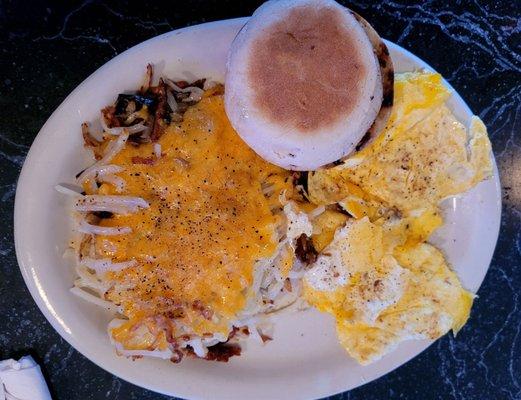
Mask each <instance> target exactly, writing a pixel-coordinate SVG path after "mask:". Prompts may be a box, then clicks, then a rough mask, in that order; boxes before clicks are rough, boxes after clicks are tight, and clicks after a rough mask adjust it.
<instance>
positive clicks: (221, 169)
mask: <svg viewBox="0 0 521 400" xmlns="http://www.w3.org/2000/svg"><path fill="white" fill-rule="evenodd" d="M158 143H159V144H160V145H161V151H162V154H161V157H160V158H157V159H156V157H155V156H154V149H153V147H152V144H146V143H145V144H142V145H140V146H139V147H136V146H133V145H131V144H127V145H126V146H125V148H124V149H123V150H122V151H121V152H120V153H118V154H117V155H116V157H115V158H114V159H113V160H112V164H116V165H118V166H121V167H123V168H124V171H122V172H120V173H118V176H119V177H120V178H122V179H124V181H125V182H126V189H125V191H124V192H123V193H122V194H131V195H134V196H140V197H142V198H144V199H145V200H146V201H147V202H148V203H149V204H150V207H149V208H147V209H143V210H140V211H139V212H137V213H135V214H129V215H114V216H113V217H112V218H109V219H103V220H101V221H100V225H101V226H106V227H111V226H127V227H130V228H132V233H130V234H125V235H119V236H103V235H98V236H96V239H95V240H96V252H97V253H98V255H99V256H100V257H105V258H110V259H112V260H113V261H115V262H117V261H124V260H132V259H133V260H137V261H138V263H137V264H136V265H135V266H134V267H130V268H126V269H125V270H124V271H122V272H108V273H107V278H108V279H109V280H111V281H112V282H114V286H113V287H112V288H111V289H110V290H109V291H108V292H107V293H106V295H105V297H106V299H107V300H109V301H112V302H114V303H115V304H117V305H120V306H121V308H122V310H123V314H124V315H125V316H126V317H127V318H128V321H127V322H126V323H124V324H121V325H120V326H118V327H117V328H114V329H112V336H113V338H114V339H115V340H116V341H118V342H120V343H122V344H123V345H124V347H125V348H126V349H150V348H159V349H162V348H165V347H166V340H167V338H165V337H163V336H164V334H163V333H162V332H163V331H162V330H159V332H158V329H157V325H158V324H157V322H158V321H159V320H161V321H159V322H160V323H161V324H170V325H171V326H170V328H171V329H170V330H171V331H173V332H174V335H178V334H185V333H190V334H196V335H199V336H201V337H204V336H205V335H208V334H216V333H217V334H222V335H223V336H224V337H225V338H226V337H227V336H228V333H229V330H230V329H231V324H232V321H233V320H234V319H236V318H237V315H238V313H240V311H241V310H243V309H244V307H245V305H246V303H247V297H248V295H249V293H248V290H249V289H250V287H251V285H252V281H253V271H254V265H255V263H256V261H257V260H259V259H262V258H269V257H271V256H272V255H273V253H274V252H275V250H276V248H277V245H278V242H277V235H276V229H277V226H279V225H280V222H281V221H280V218H281V216H280V214H277V213H275V212H273V210H277V209H278V207H281V203H280V201H279V193H280V192H281V191H282V190H284V191H285V193H286V195H287V196H288V198H291V193H292V190H293V185H292V182H291V179H290V172H289V171H285V170H283V169H281V168H279V167H276V166H274V165H271V164H269V163H267V162H265V161H264V160H262V159H261V158H260V157H259V156H257V155H256V154H255V153H254V152H253V151H252V150H251V149H250V148H249V147H248V146H247V145H246V144H244V143H243V142H242V140H241V139H240V138H239V136H238V135H237V134H236V133H235V131H234V130H233V128H232V127H231V125H230V123H229V122H228V119H227V117H226V114H225V112H224V107H223V99H222V96H221V95H211V93H210V94H208V93H207V94H206V95H205V96H204V97H203V99H202V100H201V101H200V102H199V103H198V104H196V105H194V106H193V107H190V108H189V109H188V110H187V111H186V113H185V115H184V120H183V122H182V123H180V124H171V125H170V126H169V127H168V129H167V131H166V132H165V133H164V134H163V135H162V136H161V137H160V139H159V142H158ZM144 157H151V158H154V160H153V162H149V161H146V162H143V161H142V159H143V158H144ZM136 161H137V162H136ZM265 187H269V188H270V193H268V194H266V193H265V192H264V191H263V189H264V188H265ZM99 192H100V194H115V193H116V192H115V188H114V187H113V186H112V185H109V184H103V185H102V187H100V190H99ZM310 233H311V232H310ZM288 269H289V268H288ZM286 273H287V272H286ZM158 318H159V320H158ZM173 319H175V321H177V323H174V322H172V321H173ZM180 325H184V326H189V327H191V329H192V332H179V331H178V330H176V329H177V328H176V326H180ZM154 326H155V327H156V328H154ZM152 332H155V333H154V334H152ZM152 343H154V345H153V346H152Z"/></svg>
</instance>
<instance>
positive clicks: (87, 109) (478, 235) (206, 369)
mask: <svg viewBox="0 0 521 400" xmlns="http://www.w3.org/2000/svg"><path fill="white" fill-rule="evenodd" d="M246 21H247V19H245V18H242V19H233V20H226V21H219V22H213V23H207V24H202V25H197V26H193V27H189V28H185V29H180V30H177V31H173V32H169V33H166V34H164V35H161V36H158V37H155V38H153V39H150V40H148V41H146V42H144V43H141V44H139V45H137V46H135V47H133V48H131V49H129V50H127V51H126V52H124V53H122V54H120V55H119V56H117V57H115V58H114V59H113V60H111V61H109V62H108V63H107V64H105V65H104V66H102V67H101V68H99V69H98V70H97V71H96V72H95V73H94V74H92V75H91V76H90V77H89V78H87V79H86V80H85V81H84V82H83V83H82V84H81V85H80V86H78V87H77V88H76V89H75V90H74V91H73V92H72V93H71V94H70V95H69V96H68V97H67V98H66V99H65V100H64V102H63V103H62V104H61V105H60V106H59V107H58V109H57V110H56V111H55V112H54V113H53V114H52V116H51V117H50V118H49V120H48V121H47V122H46V124H45V125H44V126H43V128H42V129H41V131H40V132H39V134H38V136H37V137H36V139H35V141H34V143H33V145H32V147H31V149H30V151H29V154H28V156H27V159H26V161H25V164H24V167H23V169H22V172H21V175H20V178H19V182H18V188H17V193H16V202H15V245H16V252H17V257H18V262H19V265H20V269H21V272H22V274H23V277H24V280H25V282H26V284H27V286H28V288H29V290H30V292H31V295H32V296H33V298H34V299H35V301H36V303H37V304H38V306H39V308H40V309H41V311H42V312H43V314H44V315H45V317H46V318H47V319H48V320H49V322H50V323H51V324H52V326H53V327H54V328H55V329H56V331H57V332H58V333H59V334H60V335H61V336H62V337H63V338H64V339H65V340H67V341H68V342H69V343H70V344H71V345H72V346H73V347H74V348H76V349H77V350H78V351H79V352H81V353H82V354H83V355H84V356H86V357H87V358H89V359H90V360H91V361H93V362H94V363H96V364H97V365H99V366H100V367H102V368H104V369H105V370H107V371H109V372H111V373H112V374H114V375H116V376H119V377H121V378H122V379H125V380H127V381H129V382H132V383H134V384H136V385H139V386H142V387H145V388H147V389H150V390H154V391H157V392H160V393H164V394H168V395H172V396H178V397H183V398H190V399H198V398H213V399H231V398H244V397H248V398H256V399H271V398H279V397H281V396H284V397H286V398H295V399H308V398H309V399H311V398H318V397H323V396H327V395H332V394H335V393H338V392H341V391H345V390H349V389H352V388H355V387H357V386H360V385H363V384H365V383H367V382H370V381H372V380H374V379H376V378H378V377H380V376H382V375H384V374H386V373H388V372H390V371H392V370H393V369H395V368H397V367H398V366H400V365H401V364H403V363H404V362H406V361H408V360H409V359H411V358H412V357H414V356H416V355H418V354H419V353H420V352H422V351H423V350H425V349H426V348H427V347H428V346H429V345H430V344H431V341H428V340H421V341H407V342H404V343H402V344H400V345H399V346H398V348H397V349H396V350H395V351H393V352H392V353H390V354H388V355H386V356H384V357H383V358H382V359H381V360H379V361H377V362H375V363H373V364H371V365H370V366H361V365H359V364H357V363H356V362H355V361H354V360H352V359H350V358H349V357H347V356H346V354H345V351H344V350H343V349H342V347H341V346H340V345H339V343H338V341H337V339H336V334H335V326H334V321H333V319H332V318H331V317H330V316H328V315H326V314H321V313H320V312H318V311H316V310H312V309H308V310H305V311H301V312H298V313H291V314H290V313H287V314H283V315H279V316H277V317H274V319H275V324H274V333H273V337H274V340H273V341H271V342H269V343H267V344H265V345H261V344H258V343H257V342H255V341H253V340H248V341H247V343H246V347H245V349H244V352H243V354H242V355H241V356H240V357H237V358H233V359H231V360H230V361H229V362H228V363H215V362H206V361H203V360H198V359H187V360H184V361H183V363H181V364H177V365H176V364H172V363H170V362H168V361H164V360H159V359H148V358H146V359H141V360H138V361H132V360H129V359H126V358H123V357H117V356H116V354H115V352H114V350H113V348H112V345H111V343H110V341H109V338H108V336H107V324H108V323H109V321H110V320H111V315H110V314H109V313H108V312H106V311H104V310H102V309H100V308H98V307H95V306H94V305H92V304H89V303H86V302H84V301H82V300H81V299H79V298H76V297H73V296H71V294H70V288H71V286H72V283H73V281H74V279H75V272H74V269H73V267H72V265H71V260H70V259H67V258H66V257H64V256H63V255H64V253H65V252H66V249H67V247H68V241H69V237H70V230H71V226H70V222H69V219H68V217H67V213H66V212H64V210H66V209H67V207H69V206H70V204H69V202H68V200H67V199H65V198H63V196H60V194H59V193H57V192H56V191H55V190H54V187H55V185H56V184H57V183H59V182H68V181H70V180H71V171H75V172H77V171H81V170H82V169H84V168H85V167H86V166H87V165H89V162H92V161H91V157H90V155H89V154H88V152H87V151H86V150H85V149H84V148H83V143H82V137H81V135H80V134H79V127H80V125H81V123H82V122H83V121H90V120H94V119H95V118H96V116H97V115H98V114H99V110H100V109H101V108H103V107H104V106H106V105H107V104H110V103H111V102H113V101H114V94H115V93H122V92H124V91H126V90H127V89H128V88H133V87H139V86H140V84H141V82H142V77H143V70H144V68H145V66H146V65H147V64H148V63H152V64H153V65H154V68H155V69H156V71H157V72H158V73H159V74H161V75H166V76H176V77H182V78H184V79H186V80H188V81H191V80H195V79H197V78H199V77H207V78H209V79H211V80H214V81H220V82H223V81H224V73H225V62H226V55H227V52H228V49H229V47H230V44H231V42H232V40H233V39H234V37H235V36H236V34H237V32H238V31H239V30H240V29H241V27H242V26H243V25H244V23H245V22H246ZM386 44H387V46H388V48H389V51H390V54H391V58H392V60H393V63H394V67H395V72H407V71H414V70H418V69H425V70H430V71H432V68H431V67H430V66H428V65H427V64H426V63H424V62H423V61H421V60H420V59H418V58H417V57H415V56H414V55H412V54H411V53H409V52H408V51H406V50H404V49H403V48H401V47H399V46H397V45H395V44H393V43H391V42H386ZM445 84H446V85H447V86H449V85H448V83H445ZM449 88H450V86H449ZM447 104H448V105H449V107H450V108H451V110H452V111H453V112H454V114H455V115H456V117H457V118H458V119H459V120H460V121H462V122H463V123H464V124H465V125H467V126H468V125H469V123H470V119H471V117H472V112H471V111H470V109H469V108H468V106H467V105H466V104H465V102H464V101H463V100H462V99H461V97H460V96H459V95H458V94H457V93H456V92H455V91H454V90H453V93H452V95H451V97H450V98H449V100H448V102H447ZM72 175H73V174H72ZM442 212H443V216H444V220H445V224H444V225H443V226H442V227H441V228H440V229H438V230H437V231H436V232H435V234H434V235H433V237H432V238H431V240H430V241H431V242H432V243H433V244H435V245H437V246H438V247H439V248H441V249H442V250H443V252H444V253H445V255H446V257H447V259H448V261H449V263H450V264H451V265H452V266H453V268H454V269H455V271H456V272H457V274H458V276H459V278H460V279H461V281H462V284H463V286H464V287H465V288H466V289H468V290H470V291H472V292H476V291H477V290H478V289H479V286H480V285H481V282H482V281H483V279H484V277H485V274H486V272H487V269H488V266H489V263H490V260H491V258H492V254H493V252H494V248H495V244H496V241H497V237H498V232H499V223H500V214H501V193H500V184H499V179H498V172H497V168H496V166H495V163H494V173H493V177H492V178H490V179H488V180H486V181H483V182H481V183H480V184H478V185H477V186H476V187H475V188H473V189H472V190H470V191H468V192H466V193H465V194H463V195H460V196H458V197H453V198H449V199H446V200H444V202H443V204H442ZM471 334H472V332H471V331H470V330H469V329H468V328H467V332H466V333H465V335H467V336H468V335H471ZM459 340H463V339H459Z"/></svg>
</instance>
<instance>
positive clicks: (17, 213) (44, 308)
mask: <svg viewBox="0 0 521 400" xmlns="http://www.w3.org/2000/svg"><path fill="white" fill-rule="evenodd" d="M248 19H249V17H240V18H232V19H224V20H218V21H212V22H206V23H202V24H197V25H192V26H188V27H184V28H180V29H174V30H172V31H169V32H166V33H163V34H161V35H158V36H154V37H152V38H150V39H147V40H145V41H143V42H140V43H138V44H136V45H134V46H132V47H130V48H129V49H127V50H125V51H123V52H121V53H120V54H118V55H116V56H115V57H113V58H111V59H110V60H108V61H107V62H106V63H104V64H103V65H102V66H100V67H99V68H97V69H96V70H95V71H94V72H93V73H91V74H90V75H89V76H88V77H87V78H86V79H84V80H83V81H82V82H81V83H80V84H79V85H78V86H76V87H75V88H74V89H73V90H72V91H71V92H70V93H69V94H68V95H67V96H66V97H65V98H64V100H63V101H62V102H61V103H60V104H59V106H58V107H56V109H55V110H54V111H53V113H52V114H51V115H50V116H49V117H48V118H47V120H46V122H45V123H44V124H43V126H42V127H41V128H40V130H39V131H38V134H37V135H36V136H35V138H34V140H33V142H32V144H31V146H30V149H29V151H28V153H27V155H26V158H25V160H24V163H23V166H22V169H21V171H20V174H19V176H18V181H17V186H16V194H15V201H14V244H15V250H16V258H17V262H18V266H19V269H20V272H21V274H22V277H23V279H24V282H25V285H26V286H27V288H28V290H29V292H30V294H31V297H32V298H33V300H34V301H35V303H36V305H37V306H38V308H39V310H40V311H41V312H42V314H43V315H44V317H45V318H46V319H47V321H48V322H49V323H50V324H51V326H52V327H53V329H54V330H55V331H56V332H57V333H58V334H59V335H60V336H61V337H62V338H63V339H64V340H65V341H66V342H67V343H69V345H71V346H72V347H73V348H74V349H75V350H76V351H78V352H79V353H80V354H81V355H82V356H84V357H85V358H87V359H88V360H89V361H91V362H92V363H94V364H95V365H97V366H98V367H100V368H102V369H103V370H105V371H107V372H109V373H110V374H112V375H114V376H117V377H118V378H120V379H122V380H124V381H126V382H129V383H132V384H134V385H137V386H140V387H143V388H145V389H148V390H150V391H153V392H156V393H162V394H165V395H174V396H179V394H175V393H173V392H171V391H164V390H162V389H161V388H156V387H153V386H152V385H149V384H147V382H146V380H142V381H139V382H137V381H136V380H132V379H131V378H127V377H125V376H123V373H121V372H120V371H116V368H115V367H112V366H105V365H101V363H100V362H98V361H97V359H96V357H95V354H94V353H91V352H89V351H88V349H86V348H84V347H82V344H81V343H78V342H77V341H76V340H75V338H74V337H73V335H72V334H71V333H70V332H66V330H65V329H64V327H63V326H62V324H60V322H59V320H58V317H57V315H53V313H52V311H51V310H49V307H48V304H47V302H46V299H44V298H43V297H42V292H41V291H40V288H39V287H38V284H37V283H36V282H35V279H34V277H33V276H32V275H31V267H30V266H29V265H27V263H26V260H25V257H24V255H23V254H22V250H21V248H22V245H21V244H20V242H21V241H22V238H21V237H20V233H19V232H20V226H19V225H20V224H21V222H20V220H21V208H22V206H21V203H22V200H21V199H20V192H21V189H20V187H23V186H24V185H25V184H26V183H25V182H26V181H27V180H28V179H29V175H28V172H27V171H28V169H29V167H28V165H30V164H31V160H32V157H34V154H35V151H34V150H33V149H34V148H36V147H38V146H39V145H40V142H42V141H43V140H44V133H45V131H46V130H47V126H48V125H49V124H50V121H51V120H53V119H55V118H56V116H57V115H58V114H60V112H61V110H62V109H63V108H64V107H65V105H66V104H67V103H68V102H69V99H70V98H72V97H73V96H74V95H75V94H76V93H77V92H79V91H81V90H82V89H83V87H84V86H85V85H87V84H88V83H89V82H90V81H92V80H94V79H96V77H97V76H98V75H100V74H102V73H103V71H104V70H105V69H107V68H110V66H111V65H112V64H114V63H117V62H118V61H119V59H120V58H123V57H124V56H125V55H128V54H130V53H134V52H139V50H140V49H142V48H144V47H147V46H148V45H149V44H150V43H151V42H155V41H158V40H161V39H163V38H165V37H166V36H170V35H173V34H176V33H181V32H189V31H192V30H193V31H195V30H198V29H201V28H202V27H208V26H218V25H229V24H239V23H245V22H246V21H247V20H248ZM384 42H385V43H386V45H387V46H388V47H390V48H394V49H395V50H397V51H398V52H401V53H404V54H405V55H406V56H407V57H408V58H411V59H413V60H414V61H415V62H417V63H418V64H419V65H423V66H424V68H425V69H426V70H430V71H433V72H435V69H434V68H432V67H431V66H430V65H429V64H428V63H426V62H425V61H423V60H422V59H421V58H419V57H418V56H416V55H414V54H413V53H411V52H410V51H409V50H407V49H405V48H403V47H401V46H400V45H398V44H395V43H393V42H391V41H388V40H386V39H384ZM443 83H444V84H445V85H446V86H447V87H448V88H449V90H450V91H451V92H452V93H455V94H456V95H457V96H459V97H460V98H461V100H462V104H463V107H464V108H465V112H467V113H469V114H471V115H473V113H472V110H471V109H470V107H469V106H468V104H467V103H466V102H465V100H464V99H463V98H462V97H461V96H460V95H459V93H458V92H457V91H456V90H455V89H454V88H453V87H452V85H451V84H450V83H449V82H447V81H446V80H445V79H443ZM492 161H493V178H492V179H493V181H494V189H495V195H496V200H497V201H496V205H497V207H496V209H495V211H496V216H497V218H495V219H494V221H495V222H496V223H495V225H496V226H495V229H494V232H493V237H495V243H494V250H493V251H492V253H491V256H490V259H489V260H488V267H487V269H486V272H485V275H484V277H483V280H482V281H481V283H480V285H479V288H481V286H482V284H483V281H484V280H485V278H486V275H487V274H488V272H489V270H490V265H491V261H492V258H493V256H494V254H495V249H496V247H497V242H498V239H499V232H500V226H501V215H502V196H501V182H500V175H499V173H498V168H497V163H496V160H495V157H494V154H492ZM479 288H478V290H477V291H479ZM477 291H476V292H477ZM432 343H434V341H430V343H429V344H428V345H427V346H426V347H424V348H423V349H422V350H421V351H419V352H417V353H415V354H412V355H411V356H410V357H407V358H406V359H404V360H403V362H401V363H399V364H397V365H395V366H394V367H393V368H392V369H391V370H388V371H385V372H383V373H381V374H378V375H376V376H373V377H371V379H370V380H368V381H366V382H363V383H361V384H360V385H358V386H357V387H360V386H363V385H365V384H367V383H369V382H372V381H374V380H376V379H378V378H381V377H382V376H384V375H386V374H388V373H390V372H392V371H394V370H395V369H397V368H399V367H401V366H402V365H404V364H405V363H407V362H409V361H410V360H411V359H413V358H415V357H416V356H418V355H420V354H421V353H422V352H423V351H425V350H426V349H427V347H430V345H432ZM80 349H81V350H80ZM345 390H350V389H349V388H345V389H343V390H340V391H337V392H335V393H326V394H324V393H322V394H321V396H332V395H335V394H338V393H342V392H344V391H345ZM190 398H194V399H195V398H201V397H200V396H197V395H196V396H193V395H192V396H190ZM302 398H311V397H309V396H308V397H306V396H305V395H304V396H303V397H302Z"/></svg>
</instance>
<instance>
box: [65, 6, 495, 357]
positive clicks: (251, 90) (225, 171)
mask: <svg viewBox="0 0 521 400" xmlns="http://www.w3.org/2000/svg"><path fill="white" fill-rule="evenodd" d="M225 83H226V84H225V85H222V84H220V83H215V82H209V81H207V80H206V79H199V80H197V81H193V82H191V83H189V82H187V81H183V80H171V79H168V78H167V77H161V78H158V77H156V76H155V75H154V70H153V68H152V65H149V66H148V67H147V73H146V78H145V82H144V83H143V85H142V86H141V88H140V89H139V90H137V91H135V92H133V93H130V92H126V93H125V94H119V95H118V96H117V99H116V100H115V102H114V103H113V104H112V105H110V106H107V107H105V108H104V109H103V110H102V111H101V116H100V122H101V123H100V124H99V126H96V124H95V123H92V124H89V123H84V124H83V125H82V135H83V140H84V144H85V147H86V148H87V149H89V150H90V151H91V152H92V154H93V156H94V158H95V161H94V163H93V164H92V165H90V166H88V167H87V168H85V169H84V170H83V171H80V172H79V173H78V175H77V176H76V188H71V187H70V186H65V185H58V186H57V189H58V190H59V191H61V192H62V193H65V194H68V195H70V196H72V200H73V204H72V209H73V212H72V214H73V220H74V235H73V238H72V241H71V248H72V249H73V250H74V251H73V253H74V255H75V257H76V271H77V275H78V278H77V279H76V281H75V282H74V287H73V288H72V292H73V293H74V294H76V295H78V296H79V297H81V298H83V299H85V300H88V301H90V302H92V303H95V304H97V305H99V306H102V307H105V308H106V309H107V310H109V311H111V312H112V314H113V315H114V318H113V319H112V321H111V322H110V324H109V326H108V335H109V337H110V340H111V341H112V343H113V344H114V346H115V348H116V350H117V352H118V353H119V354H121V355H125V356H128V357H134V358H135V357H142V356H151V357H160V358H165V359H170V360H172V361H174V362H179V361H181V360H182V359H183V358H184V357H187V356H190V357H199V358H204V359H207V360H217V361H227V360H228V359H229V358H230V357H232V356H236V355H239V354H240V352H241V346H240V344H241V342H242V341H243V340H244V339H245V338H246V337H252V338H255V339H257V340H259V341H261V342H263V343H264V342H267V341H269V340H270V339H272V332H271V325H270V316H272V315H273V314H274V313H279V312H283V311H288V310H300V309H302V308H307V307H315V308H316V309H318V310H320V311H322V312H325V313H328V314H330V315H331V316H332V318H334V319H335V323H336V330H337V334H338V338H339V342H340V344H341V345H342V346H343V347H344V348H345V350H346V351H347V353H348V354H349V355H351V356H352V357H353V358H354V359H355V360H356V361H358V362H359V363H361V364H364V365H366V364H369V363H372V362H375V361H376V360H378V359H380V358H381V357H382V356H384V355H385V354H387V353H389V352H390V351H392V349H393V348H395V347H396V346H397V345H398V344H399V343H401V342H403V341H405V340H410V339H436V338H439V337H440V336H442V335H444V334H445V333H447V332H448V331H449V330H452V331H453V332H454V333H456V332H457V331H458V330H459V329H461V327H462V326H463V325H464V324H465V322H466V321H467V319H468V317H469V313H470V309H471V306H472V302H473V298H474V295H473V294H472V293H470V292H468V291H467V290H465V288H464V287H463V286H462V285H461V283H460V281H459V279H458V277H457V275H456V274H455V273H454V272H453V271H452V269H451V267H450V265H449V263H448V262H447V260H446V259H445V257H444V254H443V252H442V250H440V249H437V248H436V247H434V246H433V245H432V244H430V243H429V238H430V236H431V234H432V233H433V232H434V231H436V229H437V228H439V227H440V226H441V225H442V224H443V213H442V211H441V208H440V202H441V201H442V200H443V199H445V198H447V197H450V196H454V195H458V194H461V193H463V192H465V191H467V190H469V189H471V188H472V187H474V186H475V185H477V184H478V183H479V182H481V181H482V180H484V179H487V178H488V177H490V176H491V174H492V160H491V147H490V142H489V139H488V137H487V132H486V128H485V126H484V125H483V123H482V122H481V120H480V119H479V118H478V117H473V118H472V121H471V123H470V126H469V127H466V126H464V125H463V124H462V123H461V122H460V121H458V119H457V118H456V116H455V115H454V114H453V113H452V111H451V109H450V108H449V106H448V104H447V100H448V99H449V96H450V91H449V90H448V88H447V87H446V86H445V85H444V83H443V80H442V78H441V76H440V75H439V74H436V73H431V72H425V71H414V72H408V73H401V74H397V75H396V76H395V75H394V71H393V66H392V61H391V59H390V57H389V54H388V52H387V49H386V47H385V45H384V44H383V42H382V41H381V39H380V38H379V36H378V35H377V34H376V32H375V31H374V29H372V28H371V26H370V25H369V24H368V23H367V22H366V21H365V20H363V18H361V17H360V16H358V15H357V14H355V13H353V12H351V11H349V10H348V9H346V8H344V7H342V6H340V5H338V4H337V3H335V2H333V1H330V0H281V1H277V2H275V1H269V2H267V3H265V4H264V5H263V6H262V7H260V8H259V10H257V11H256V12H255V14H254V16H253V17H252V19H251V20H250V21H249V22H248V23H247V24H246V25H245V27H244V28H243V29H242V30H241V31H240V33H239V34H238V36H237V38H236V39H235V40H234V42H233V45H232V47H231V50H230V53H229V59H228V66H227V74H226V80H225ZM319 167H320V168H319ZM75 172H76V171H75Z"/></svg>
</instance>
